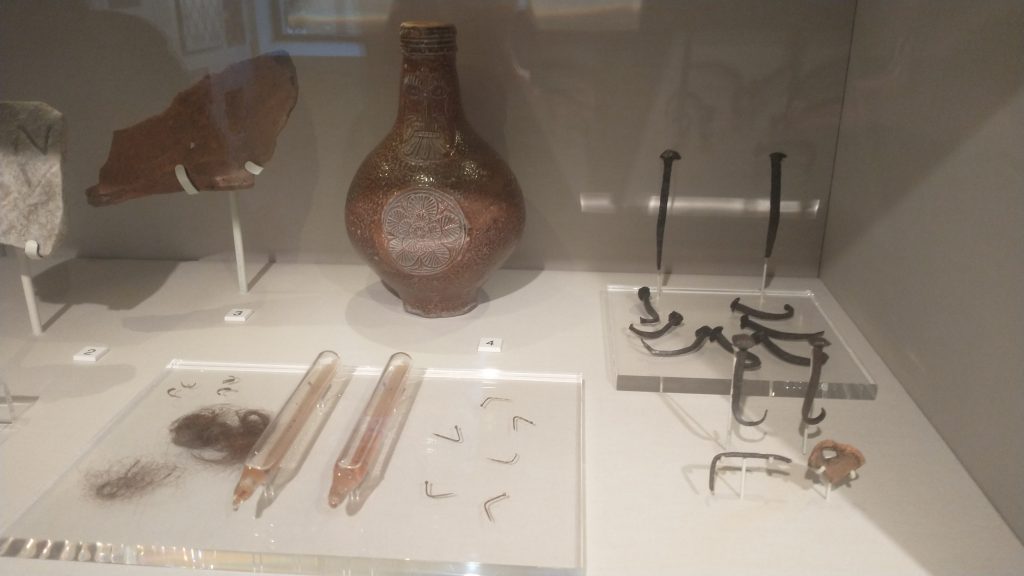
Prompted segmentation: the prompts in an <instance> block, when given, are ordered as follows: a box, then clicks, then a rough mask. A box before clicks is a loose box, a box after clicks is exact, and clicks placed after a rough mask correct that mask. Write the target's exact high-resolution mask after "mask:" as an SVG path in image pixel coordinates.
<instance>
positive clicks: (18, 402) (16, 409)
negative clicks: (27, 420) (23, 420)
mask: <svg viewBox="0 0 1024 576" xmlns="http://www.w3.org/2000/svg"><path fill="white" fill-rule="evenodd" d="M38 399H39V398H38V397H36V396H15V395H14V394H11V389H10V388H8V386H7V383H6V382H4V381H2V380H0V424H4V425H7V424H14V422H15V421H16V420H17V419H18V418H19V417H20V416H21V415H22V414H24V413H25V411H26V410H28V409H29V408H30V407H31V406H32V404H35V402H36V400H38Z"/></svg>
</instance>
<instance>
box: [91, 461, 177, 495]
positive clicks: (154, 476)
mask: <svg viewBox="0 0 1024 576" xmlns="http://www.w3.org/2000/svg"><path fill="white" fill-rule="evenodd" d="M177 472H178V467H177V466H175V465H174V464H170V463H167V462H154V461H152V460H143V459H141V458H136V459H135V460H133V461H131V463H128V462H127V461H121V462H118V463H115V464H112V465H111V466H110V467H109V468H107V469H106V470H95V471H92V472H89V473H87V474H86V476H85V482H86V484H87V486H88V490H89V493H90V494H92V495H93V496H95V497H96V498H98V499H100V500H124V499H128V498H135V497H137V496H141V495H143V494H145V493H146V492H149V491H150V490H152V489H154V488H156V487H158V486H160V485H161V484H163V483H165V482H167V481H169V480H170V479H171V478H172V477H173V476H174V475H175V474H176V473H177Z"/></svg>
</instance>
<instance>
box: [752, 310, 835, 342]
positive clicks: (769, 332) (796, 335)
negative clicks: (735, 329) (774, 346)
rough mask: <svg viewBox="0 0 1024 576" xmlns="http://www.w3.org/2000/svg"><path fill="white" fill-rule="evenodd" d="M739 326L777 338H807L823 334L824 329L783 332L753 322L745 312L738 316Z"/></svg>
mask: <svg viewBox="0 0 1024 576" xmlns="http://www.w3.org/2000/svg"><path fill="white" fill-rule="evenodd" d="M740 328H743V329H747V328H749V329H751V330H753V331H754V332H764V333H765V334H767V335H769V336H771V337H772V338H776V339H779V340H808V339H810V338H813V337H815V336H824V335H825V331H824V330H822V331H820V332H783V331H781V330H775V329H773V328H769V327H767V326H764V325H763V324H758V323H757V322H754V321H753V320H751V319H750V316H748V315H746V314H744V315H743V316H740Z"/></svg>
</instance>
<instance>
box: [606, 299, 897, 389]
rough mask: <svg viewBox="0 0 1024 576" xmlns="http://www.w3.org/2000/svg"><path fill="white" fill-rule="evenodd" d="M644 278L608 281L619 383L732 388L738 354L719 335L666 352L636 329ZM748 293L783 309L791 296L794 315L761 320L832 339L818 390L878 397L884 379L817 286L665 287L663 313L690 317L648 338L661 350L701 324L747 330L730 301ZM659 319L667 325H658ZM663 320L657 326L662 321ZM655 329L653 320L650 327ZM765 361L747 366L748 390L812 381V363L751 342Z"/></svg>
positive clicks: (758, 303) (796, 349) (791, 346)
mask: <svg viewBox="0 0 1024 576" xmlns="http://www.w3.org/2000/svg"><path fill="white" fill-rule="evenodd" d="M638 288H639V287H638V286H620V285H612V286H608V287H607V288H606V289H605V291H604V293H603V295H602V296H603V300H604V316H605V343H606V346H607V348H608V358H609V374H611V375H613V376H614V378H615V385H616V388H617V389H618V390H629V391H648V392H672V393H681V394H719V395H728V394H729V392H730V384H731V381H732V363H733V355H732V354H731V353H729V352H727V351H725V350H724V349H722V348H721V347H720V346H719V345H718V344H716V343H715V342H712V341H707V342H705V343H704V345H703V347H702V348H700V349H699V350H697V351H695V352H691V353H688V354H684V355H680V356H671V357H660V356H654V355H652V354H650V353H649V352H647V350H646V349H644V347H643V345H642V344H641V340H640V338H639V337H638V336H636V335H635V334H633V333H631V332H630V331H629V325H630V324H631V323H632V324H634V325H637V326H638V327H640V326H639V318H640V316H641V315H642V314H643V305H642V303H641V302H640V300H639V298H637V289H638ZM737 297H738V298H740V299H741V300H740V301H741V302H742V303H743V304H746V305H748V306H752V307H755V308H758V309H761V310H766V311H776V312H777V311H781V310H783V306H784V305H785V304H789V305H790V306H792V307H793V309H794V314H793V317H792V318H788V319H786V320H758V322H760V323H761V324H764V325H766V326H770V327H771V328H774V329H777V330H782V331H787V332H811V331H819V330H823V331H824V337H825V338H826V339H828V340H829V341H830V342H831V343H832V345H831V346H830V347H829V348H828V354H829V357H830V359H829V362H828V364H827V365H826V367H825V370H824V372H823V375H822V384H821V389H820V391H819V393H818V396H817V397H818V398H830V399H848V400H874V399H875V397H876V396H877V394H878V386H877V384H876V383H875V381H874V380H873V379H872V378H871V375H870V374H869V373H868V372H867V370H866V369H865V368H864V366H863V365H862V363H861V362H860V360H859V359H858V358H857V356H856V355H855V354H854V353H853V351H852V350H851V349H850V347H849V346H847V344H846V341H845V340H844V339H843V337H842V334H840V333H839V332H838V331H837V330H836V328H835V326H834V325H833V323H832V322H831V321H830V320H829V318H828V316H827V315H826V314H825V312H824V311H823V310H822V308H821V306H819V305H818V302H817V300H816V298H815V295H814V293H813V292H811V291H806V290H805V291H783V290H769V291H767V292H765V294H764V296H762V295H761V292H760V291H758V290H712V289H683V288H663V289H662V294H661V297H660V298H659V299H658V303H657V307H658V312H659V313H660V315H661V316H662V318H663V319H664V318H666V317H667V316H668V314H669V313H670V312H671V311H673V310H675V311H678V312H680V313H681V314H682V315H683V318H684V320H683V324H682V325H680V326H677V327H675V328H674V329H673V330H671V331H670V332H669V333H668V334H666V335H665V336H662V337H660V338H657V339H652V340H648V344H649V345H651V346H652V347H655V348H657V349H661V350H672V349H678V348H682V347H685V346H688V345H690V344H692V343H693V342H694V339H695V335H694V332H695V330H696V329H697V328H699V327H700V326H704V325H707V326H710V327H712V328H714V327H716V326H722V327H723V328H724V330H723V334H724V335H725V336H726V337H727V338H728V337H730V336H732V335H733V334H738V333H740V332H742V331H743V330H742V329H741V327H740V317H741V314H740V313H738V312H733V311H732V310H731V309H730V303H731V302H732V301H733V299H735V298H737ZM657 326H660V324H659V325H657ZM657 326H655V327H657ZM643 328H644V329H650V328H652V326H646V327H643ZM776 344H778V345H779V346H780V347H782V348H784V349H785V350H786V351H788V352H790V353H793V354H797V355H800V356H809V355H810V352H811V347H810V345H808V344H807V343H806V342H802V341H778V342H776ZM751 352H753V353H755V354H756V355H757V356H758V357H759V358H760V360H761V367H760V368H758V369H756V370H749V371H747V372H746V373H745V374H744V387H743V395H744V396H769V397H776V396H778V397H789V398H803V396H804V394H805V392H806V389H807V376H808V372H807V367H806V366H797V365H794V364H789V363H786V362H784V361H782V360H780V359H778V358H776V357H775V356H774V355H773V354H771V353H770V352H769V351H768V350H766V349H765V348H764V346H755V347H754V348H752V349H751Z"/></svg>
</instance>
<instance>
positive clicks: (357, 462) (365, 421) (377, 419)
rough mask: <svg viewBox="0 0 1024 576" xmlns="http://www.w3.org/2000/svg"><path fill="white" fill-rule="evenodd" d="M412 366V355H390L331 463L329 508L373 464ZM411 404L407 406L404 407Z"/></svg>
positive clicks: (333, 506) (358, 480) (362, 477)
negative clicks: (339, 453) (351, 428)
mask: <svg viewBox="0 0 1024 576" xmlns="http://www.w3.org/2000/svg"><path fill="white" fill-rule="evenodd" d="M411 368H412V358H410V357H409V355H408V354H405V353H403V352H398V353H396V354H394V355H392V356H391V359H390V360H388V365H387V366H385V367H384V371H383V372H382V373H381V375H380V380H378V381H377V387H376V388H374V390H373V396H371V397H370V401H369V402H367V403H366V407H365V408H363V413H362V415H360V417H359V422H357V423H356V427H355V429H354V430H352V434H351V435H350V436H349V438H348V441H347V442H346V443H345V448H343V449H342V451H341V455H340V456H338V460H337V461H336V462H335V463H334V477H333V479H332V480H331V490H330V493H329V494H328V496H327V503H328V504H330V505H331V507H332V508H336V507H337V506H338V505H339V504H341V503H342V502H343V501H344V500H345V498H347V497H348V495H349V494H350V493H351V492H352V491H353V490H354V489H355V488H356V487H358V486H359V485H360V484H361V483H362V481H363V479H364V478H365V477H366V474H367V472H369V470H370V468H371V466H372V465H373V462H374V459H375V458H376V457H377V455H378V453H379V452H380V447H381V443H380V441H381V439H382V438H383V437H384V431H385V429H386V428H387V427H388V425H389V423H390V422H392V421H393V420H394V419H395V418H396V417H397V415H396V414H395V410H396V408H397V407H398V405H399V402H398V401H399V399H401V397H402V391H403V390H404V389H405V383H406V380H407V378H408V376H409V371H410V370H411ZM410 407H411V405H406V409H408V408H410Z"/></svg>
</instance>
